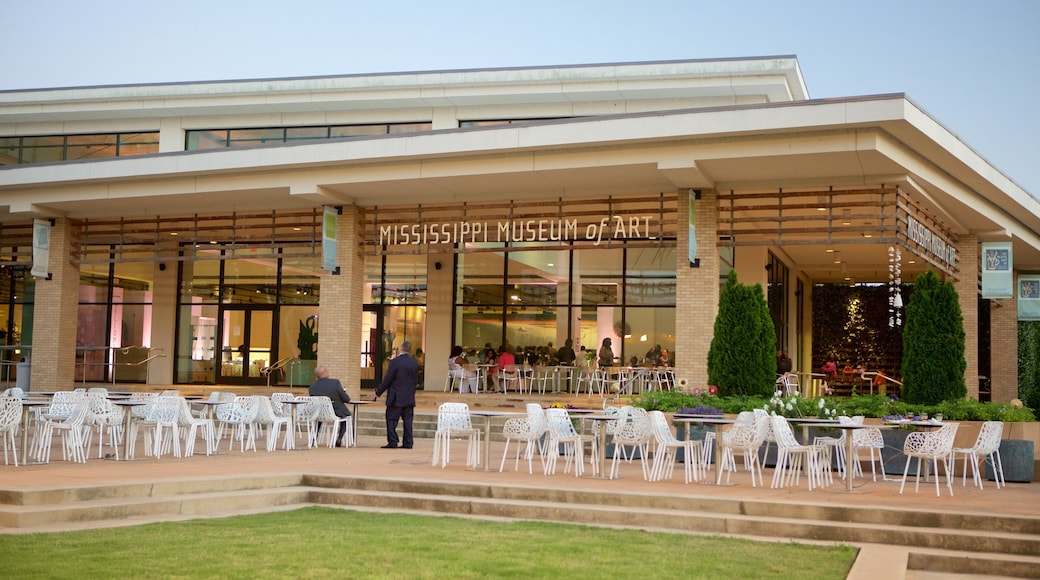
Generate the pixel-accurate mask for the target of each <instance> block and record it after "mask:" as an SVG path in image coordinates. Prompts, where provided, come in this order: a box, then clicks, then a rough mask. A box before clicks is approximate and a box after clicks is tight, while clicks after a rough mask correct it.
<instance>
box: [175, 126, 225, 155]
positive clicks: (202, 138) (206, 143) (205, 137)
mask: <svg viewBox="0 0 1040 580" xmlns="http://www.w3.org/2000/svg"><path fill="white" fill-rule="evenodd" d="M228 133H229V131H228V130H226V129H221V130H217V131H188V133H187V135H186V136H185V141H186V143H185V145H184V149H185V150H186V151H197V150H200V149H222V148H224V147H227V146H228Z"/></svg>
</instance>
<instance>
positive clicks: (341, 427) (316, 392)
mask: <svg viewBox="0 0 1040 580" xmlns="http://www.w3.org/2000/svg"><path fill="white" fill-rule="evenodd" d="M314 376H315V377H316V379H315V381H314V383H313V384H311V386H310V388H309V389H307V394H308V395H310V396H312V397H328V398H329V399H331V400H332V410H333V411H335V412H336V416H337V417H349V416H350V409H347V405H346V404H347V403H349V402H350V395H348V394H347V392H346V391H345V390H343V385H342V384H340V382H339V379H332V378H329V370H328V369H327V368H325V367H324V366H323V365H318V366H316V367H314ZM346 434H347V426H346V424H344V423H336V447H343V436H344V435H346Z"/></svg>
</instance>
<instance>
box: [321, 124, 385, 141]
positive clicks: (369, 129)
mask: <svg viewBox="0 0 1040 580" xmlns="http://www.w3.org/2000/svg"><path fill="white" fill-rule="evenodd" d="M365 135H386V125H340V126H338V127H330V128H329V137H331V138H333V139H336V138H339V137H362V136H365Z"/></svg>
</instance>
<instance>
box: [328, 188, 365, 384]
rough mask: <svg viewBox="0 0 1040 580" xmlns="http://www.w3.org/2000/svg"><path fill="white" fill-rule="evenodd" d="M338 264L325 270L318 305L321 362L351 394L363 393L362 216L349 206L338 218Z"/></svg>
mask: <svg viewBox="0 0 1040 580" xmlns="http://www.w3.org/2000/svg"><path fill="white" fill-rule="evenodd" d="M336 228H337V229H336V239H337V243H336V264H337V265H338V266H339V270H340V273H339V274H338V275H334V274H333V273H332V272H328V271H324V270H323V271H322V273H321V303H320V305H319V306H318V320H319V326H318V344H319V347H318V364H321V365H324V366H325V367H327V368H328V369H329V376H331V377H335V378H338V379H339V380H340V382H342V383H343V388H345V389H346V390H347V393H349V394H350V396H351V397H353V398H357V397H359V396H361V364H360V361H361V315H362V310H363V308H364V304H363V303H362V290H363V289H364V280H365V278H364V276H365V262H364V259H363V258H362V256H361V240H360V238H359V236H360V235H361V218H360V211H359V210H358V209H357V208H356V207H354V206H345V207H344V208H343V213H342V214H341V215H340V216H339V219H338V220H337V222H336Z"/></svg>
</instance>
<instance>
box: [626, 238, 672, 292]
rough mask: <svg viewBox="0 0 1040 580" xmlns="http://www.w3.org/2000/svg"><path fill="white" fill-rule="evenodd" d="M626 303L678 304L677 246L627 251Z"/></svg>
mask: <svg viewBox="0 0 1040 580" xmlns="http://www.w3.org/2000/svg"><path fill="white" fill-rule="evenodd" d="M625 304H626V305H629V306H634V305H661V306H675V248H674V247H671V248H631V249H629V250H628V251H627V253H626V267H625Z"/></svg>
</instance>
